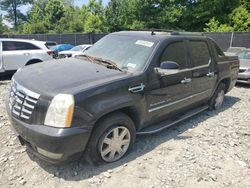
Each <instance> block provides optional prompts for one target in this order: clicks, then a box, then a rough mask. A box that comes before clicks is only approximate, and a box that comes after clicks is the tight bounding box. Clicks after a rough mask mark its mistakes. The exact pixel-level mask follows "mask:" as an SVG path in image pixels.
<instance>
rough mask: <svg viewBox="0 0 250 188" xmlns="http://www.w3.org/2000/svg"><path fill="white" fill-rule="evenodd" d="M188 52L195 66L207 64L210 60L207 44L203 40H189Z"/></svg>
mask: <svg viewBox="0 0 250 188" xmlns="http://www.w3.org/2000/svg"><path fill="white" fill-rule="evenodd" d="M190 52H191V58H192V61H193V64H194V66H195V67H198V66H202V65H207V64H208V63H209V61H210V60H211V56H210V53H209V49H208V45H207V43H206V42H205V41H190Z"/></svg>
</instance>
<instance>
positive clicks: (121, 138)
mask: <svg viewBox="0 0 250 188" xmlns="http://www.w3.org/2000/svg"><path fill="white" fill-rule="evenodd" d="M135 138H136V130H135V126H134V122H133V121H132V120H131V118H130V117H128V116H127V115H126V114H123V113H120V112H117V113H113V114H111V115H108V116H106V117H105V118H104V119H102V120H100V121H99V122H98V123H97V125H96V127H95V128H94V130H93V132H92V135H91V138H90V141H89V143H88V146H87V149H86V153H85V157H86V159H87V161H88V162H90V163H92V164H94V165H95V164H100V163H103V162H106V163H111V162H115V161H117V160H119V159H121V158H122V157H123V156H125V155H126V154H127V152H128V151H129V150H130V149H131V148H132V146H133V144H134V142H135Z"/></svg>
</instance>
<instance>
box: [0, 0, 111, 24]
mask: <svg viewBox="0 0 250 188" xmlns="http://www.w3.org/2000/svg"><path fill="white" fill-rule="evenodd" d="M73 2H74V5H76V6H79V7H81V6H82V5H84V4H87V3H88V2H89V1H88V0H74V1H73ZM102 2H103V4H104V5H107V4H108V2H109V0H102ZM29 9H30V6H22V7H21V8H20V10H21V12H23V13H25V12H27V11H28V10H29ZM0 14H2V15H5V12H3V11H2V10H0ZM3 22H4V24H6V25H8V26H11V25H10V23H8V22H7V21H5V20H4V21H3Z"/></svg>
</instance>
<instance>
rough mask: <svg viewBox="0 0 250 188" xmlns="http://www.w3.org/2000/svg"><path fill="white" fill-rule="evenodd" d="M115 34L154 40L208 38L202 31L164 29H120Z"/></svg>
mask: <svg viewBox="0 0 250 188" xmlns="http://www.w3.org/2000/svg"><path fill="white" fill-rule="evenodd" d="M112 34H113V35H127V36H134V37H141V38H145V39H148V40H154V41H163V40H165V39H166V38H169V37H199V38H208V37H206V36H204V35H202V34H201V33H195V32H175V31H170V32H164V31H120V32H115V33H112Z"/></svg>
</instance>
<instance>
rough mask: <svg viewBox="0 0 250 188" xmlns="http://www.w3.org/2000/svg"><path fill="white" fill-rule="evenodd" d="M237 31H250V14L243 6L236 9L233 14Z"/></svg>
mask: <svg viewBox="0 0 250 188" xmlns="http://www.w3.org/2000/svg"><path fill="white" fill-rule="evenodd" d="M231 20H232V25H233V28H234V30H235V31H250V12H249V11H248V10H247V9H246V8H245V7H243V6H240V7H238V8H236V9H235V10H234V11H233V12H232V14H231Z"/></svg>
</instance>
